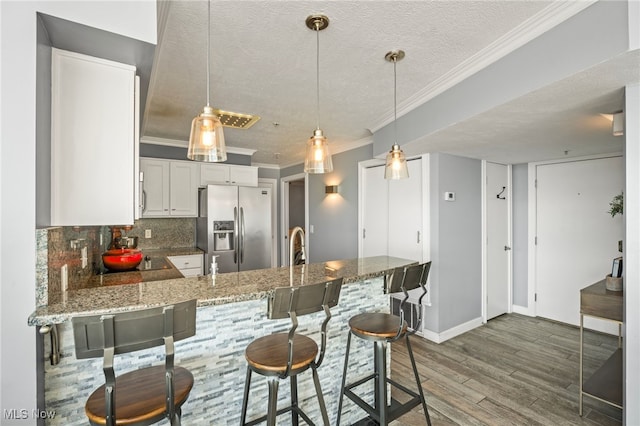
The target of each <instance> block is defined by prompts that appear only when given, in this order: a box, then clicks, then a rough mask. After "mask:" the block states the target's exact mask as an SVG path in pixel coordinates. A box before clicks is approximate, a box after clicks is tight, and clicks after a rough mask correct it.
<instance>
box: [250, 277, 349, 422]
mask: <svg viewBox="0 0 640 426" xmlns="http://www.w3.org/2000/svg"><path fill="white" fill-rule="evenodd" d="M341 288H342V278H338V279H335V280H332V281H326V282H322V283H318V284H310V285H304V286H300V287H281V288H277V289H275V291H274V292H273V294H272V295H271V296H270V297H269V303H268V309H267V316H268V318H269V319H282V318H291V328H290V329H289V332H288V333H276V334H271V335H269V336H264V337H260V338H258V339H256V340H254V341H253V342H251V343H250V344H249V346H247V349H246V351H245V358H246V359H247V378H246V381H245V386H244V397H243V400H242V419H241V424H242V425H255V424H258V423H261V422H263V421H265V420H266V421H267V425H269V426H273V425H275V424H276V417H277V416H279V415H280V414H284V413H287V412H289V411H290V412H291V423H292V424H293V425H297V424H298V416H300V417H302V418H303V419H304V421H305V422H307V424H309V425H313V424H314V423H313V422H312V421H311V419H309V416H308V415H307V414H306V413H305V412H303V411H302V409H301V408H300V407H299V406H298V382H297V375H298V374H300V373H302V372H303V371H306V370H307V369H309V368H311V370H312V373H313V382H314V385H315V388H316V394H317V397H318V402H319V403H320V412H321V413H322V419H323V422H324V424H325V425H326V426H328V425H329V417H328V415H327V408H326V406H325V403H324V397H323V395H322V389H321V388H320V380H319V379H318V372H317V369H318V367H320V364H322V360H323V358H324V354H325V350H326V346H327V323H328V322H329V319H330V318H331V312H330V308H332V307H334V306H336V305H337V304H338V298H339V296H340V290H341ZM322 310H323V311H324V313H325V316H324V320H323V322H322V325H321V326H320V341H321V342H320V349H319V352H318V344H317V343H316V341H315V340H314V339H312V338H310V337H308V336H304V335H301V334H297V333H296V332H295V331H296V328H297V327H298V319H297V318H298V317H299V316H302V315H307V314H311V313H314V312H319V311H322ZM252 372H256V373H258V374H260V375H262V376H266V377H267V380H268V384H269V403H268V409H267V414H266V415H264V416H262V417H260V418H258V419H255V420H252V421H250V422H248V423H247V422H246V418H247V403H248V400H249V388H250V386H251V373H252ZM287 377H288V378H289V380H290V386H291V405H290V406H288V407H286V408H282V409H280V410H278V408H277V402H278V383H279V380H280V379H285V378H287Z"/></svg>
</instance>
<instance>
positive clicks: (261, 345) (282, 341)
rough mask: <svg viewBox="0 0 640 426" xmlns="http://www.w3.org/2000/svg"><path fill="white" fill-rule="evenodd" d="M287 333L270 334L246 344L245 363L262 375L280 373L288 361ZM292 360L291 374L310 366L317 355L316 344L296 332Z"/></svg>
mask: <svg viewBox="0 0 640 426" xmlns="http://www.w3.org/2000/svg"><path fill="white" fill-rule="evenodd" d="M288 345H289V335H288V334H287V333H278V334H272V335H270V336H264V337H260V338H258V339H256V340H254V341H253V342H251V343H250V344H249V346H247V349H246V351H245V358H246V359H247V363H248V364H249V365H250V366H251V368H253V369H254V371H260V374H262V375H269V374H282V373H284V372H285V371H286V369H287V362H288V361H289V359H288V358H289V348H288ZM293 347H294V348H295V350H294V351H293V360H292V362H291V374H298V373H300V372H302V371H304V370H306V369H307V368H309V367H310V366H311V363H312V362H313V361H315V359H316V356H317V355H318V344H317V343H316V342H315V340H313V339H312V338H310V337H307V336H304V335H301V334H296V335H295V336H294V337H293Z"/></svg>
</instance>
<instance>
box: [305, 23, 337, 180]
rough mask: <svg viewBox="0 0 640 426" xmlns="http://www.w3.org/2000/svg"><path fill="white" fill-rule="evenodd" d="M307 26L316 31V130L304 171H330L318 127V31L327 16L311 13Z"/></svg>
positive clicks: (310, 140)
mask: <svg viewBox="0 0 640 426" xmlns="http://www.w3.org/2000/svg"><path fill="white" fill-rule="evenodd" d="M305 22H306V24H307V27H308V28H309V29H311V30H314V31H315V32H316V75H317V79H316V95H317V105H316V118H317V122H316V130H315V131H314V132H313V136H311V137H310V138H309V140H308V141H307V153H306V156H305V158H304V171H305V173H330V172H332V171H333V162H332V161H331V153H330V152H329V143H328V142H327V138H326V137H325V136H324V134H323V133H322V130H321V129H320V35H319V33H320V31H322V30H324V29H325V28H327V27H328V26H329V18H327V17H326V16H325V15H311V16H308V17H307V20H306V21H305Z"/></svg>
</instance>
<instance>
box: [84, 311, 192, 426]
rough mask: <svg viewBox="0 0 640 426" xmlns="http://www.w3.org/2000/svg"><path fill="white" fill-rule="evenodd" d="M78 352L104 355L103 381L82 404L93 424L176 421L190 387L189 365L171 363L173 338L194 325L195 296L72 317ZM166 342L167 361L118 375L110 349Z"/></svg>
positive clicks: (88, 355)
mask: <svg viewBox="0 0 640 426" xmlns="http://www.w3.org/2000/svg"><path fill="white" fill-rule="evenodd" d="M72 324H73V335H74V340H75V347H76V358H78V359H84V358H97V357H104V364H103V366H104V367H103V370H104V376H105V384H104V385H102V386H100V387H99V388H98V389H96V390H95V391H94V392H93V393H92V394H91V396H90V397H89V399H88V400H87V403H86V405H85V413H86V415H87V417H88V419H89V423H90V424H91V425H107V426H116V425H132V426H133V425H135V426H142V425H150V424H152V423H157V422H159V421H160V420H163V419H165V418H167V419H169V421H170V422H171V425H172V426H178V425H180V417H181V407H182V404H184V403H185V401H186V400H187V398H188V397H189V393H190V392H191V388H192V387H193V375H192V374H191V372H189V370H187V369H185V368H182V367H175V366H174V365H173V358H174V350H173V343H174V342H176V341H178V340H182V339H185V338H187V337H191V336H193V335H194V334H195V331H196V301H195V300H190V301H187V302H181V303H177V304H175V305H170V306H160V307H157V308H150V309H142V310H137V311H131V312H122V313H117V314H113V315H91V316H80V317H75V318H73V319H72ZM161 345H164V347H165V364H164V366H162V365H158V366H153V367H147V368H141V369H139V370H134V371H130V372H127V373H125V374H122V375H120V376H118V378H117V380H116V376H115V373H114V369H113V361H114V355H118V354H123V353H129V352H134V351H138V350H141V349H148V348H152V347H156V346H161Z"/></svg>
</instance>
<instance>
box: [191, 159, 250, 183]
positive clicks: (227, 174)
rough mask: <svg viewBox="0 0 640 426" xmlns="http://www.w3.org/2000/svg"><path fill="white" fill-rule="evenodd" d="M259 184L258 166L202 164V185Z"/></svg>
mask: <svg viewBox="0 0 640 426" xmlns="http://www.w3.org/2000/svg"><path fill="white" fill-rule="evenodd" d="M205 185H238V186H258V168H257V167H253V166H236V165H232V164H201V165H200V186H205Z"/></svg>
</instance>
